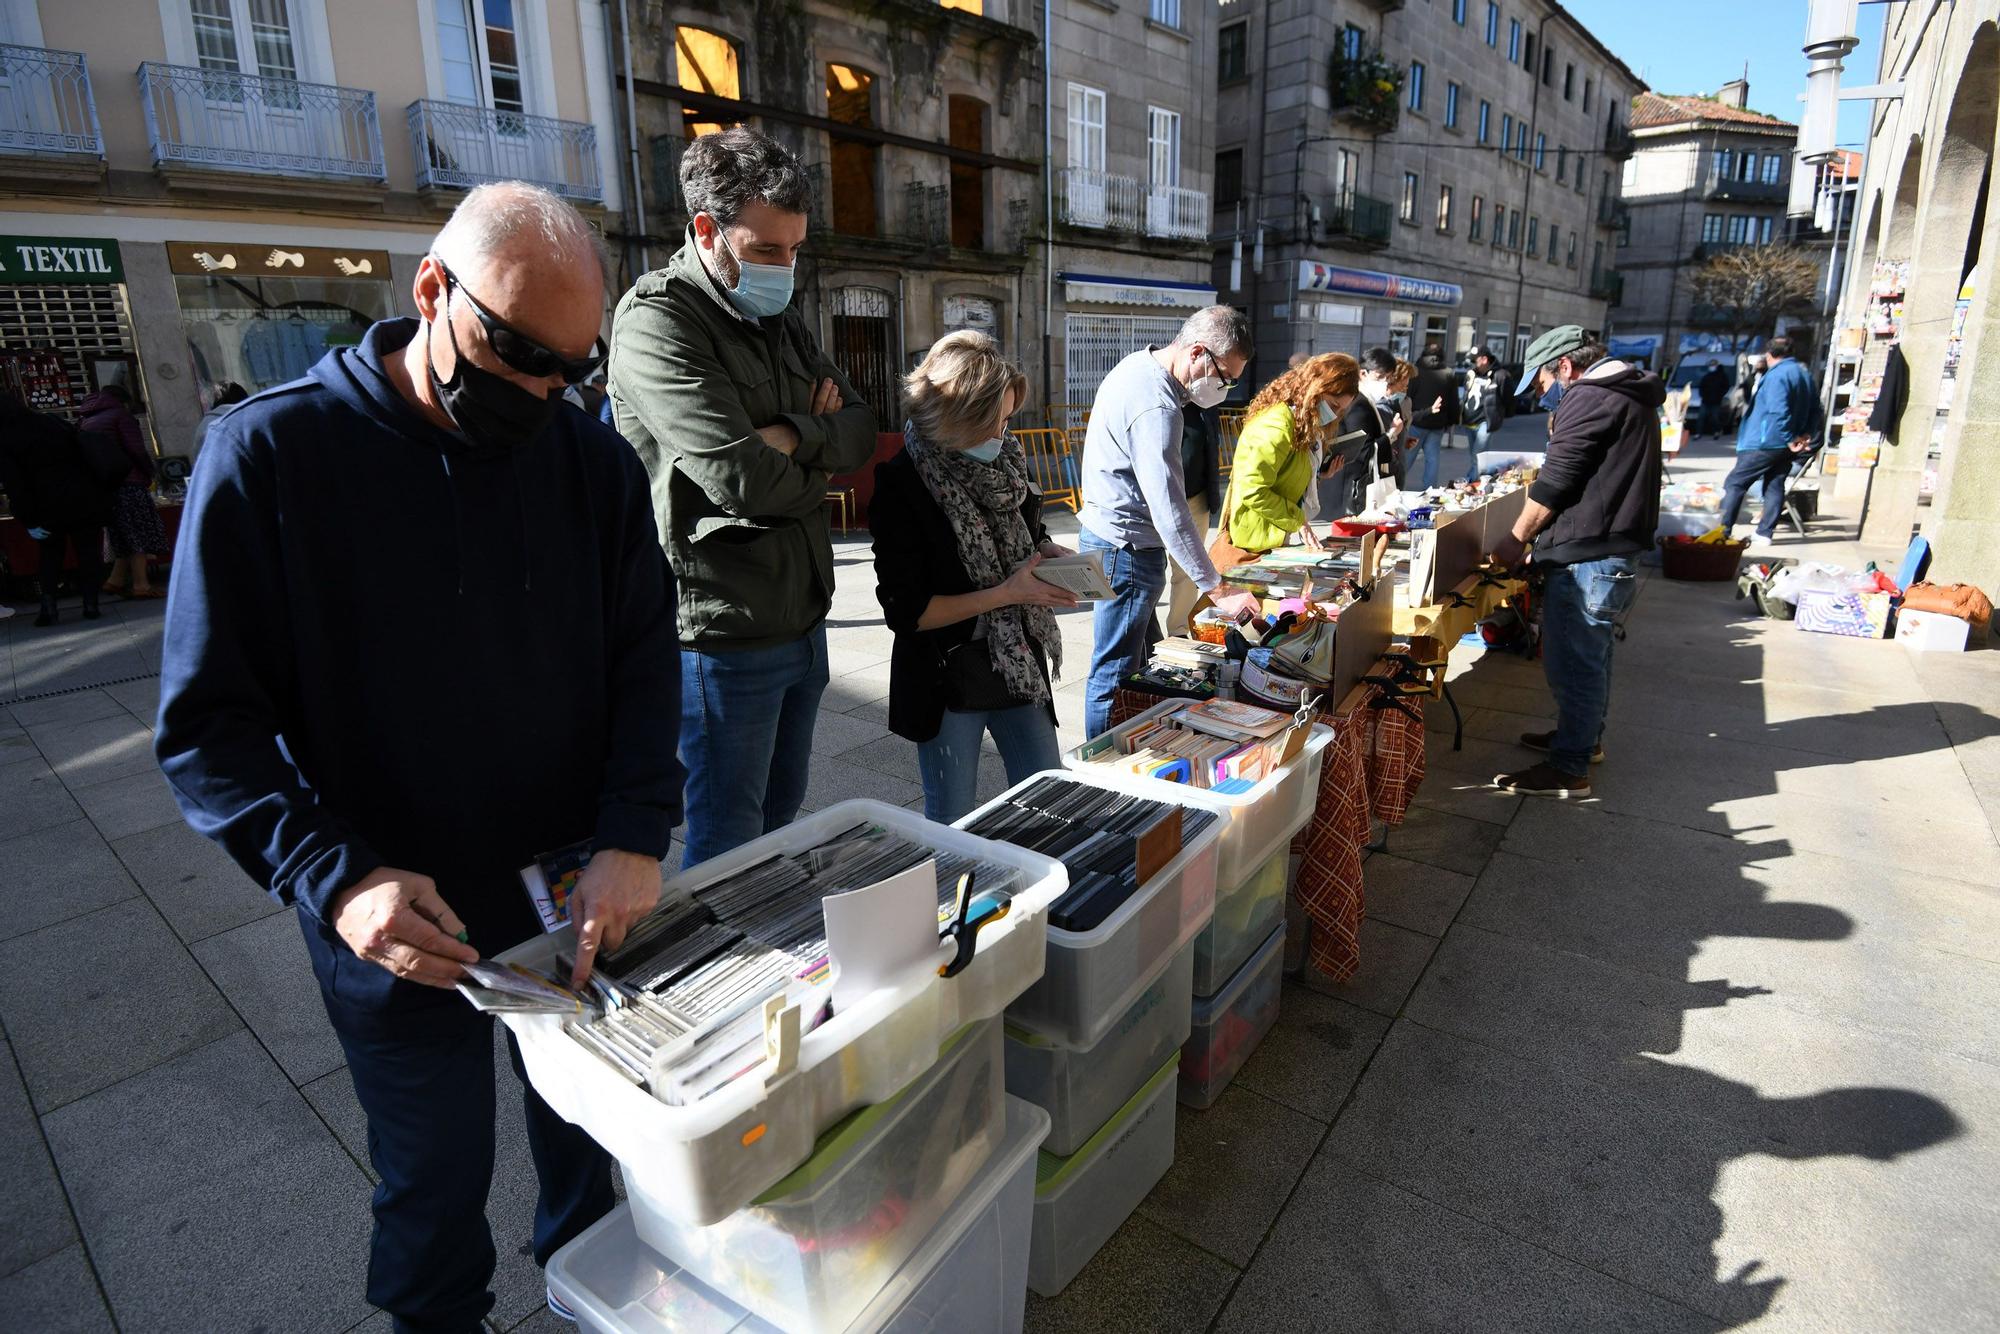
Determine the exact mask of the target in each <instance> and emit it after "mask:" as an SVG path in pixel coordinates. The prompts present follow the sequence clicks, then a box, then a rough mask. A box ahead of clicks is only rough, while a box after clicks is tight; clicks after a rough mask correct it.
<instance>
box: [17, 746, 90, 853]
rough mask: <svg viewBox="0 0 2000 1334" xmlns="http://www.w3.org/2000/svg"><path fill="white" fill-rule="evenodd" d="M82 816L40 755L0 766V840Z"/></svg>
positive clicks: (38, 753) (60, 781)
mask: <svg viewBox="0 0 2000 1334" xmlns="http://www.w3.org/2000/svg"><path fill="white" fill-rule="evenodd" d="M82 816H83V811H82V810H81V809H80V808H79V807H78V806H77V804H76V802H75V801H74V800H72V799H71V797H70V795H69V789H68V788H66V787H64V786H63V781H62V779H60V778H58V777H57V776H56V773H55V770H53V769H51V768H49V766H48V764H47V762H46V761H44V760H43V759H42V757H41V752H40V751H37V752H36V753H35V756H34V758H32V759H26V760H21V761H19V762H18V763H13V764H4V765H0V839H9V838H18V837H20V836H21V835H22V834H32V833H34V832H35V831H36V830H38V829H47V828H48V827H49V826H50V825H59V824H68V823H70V822H71V821H73V820H78V819H81V818H82Z"/></svg>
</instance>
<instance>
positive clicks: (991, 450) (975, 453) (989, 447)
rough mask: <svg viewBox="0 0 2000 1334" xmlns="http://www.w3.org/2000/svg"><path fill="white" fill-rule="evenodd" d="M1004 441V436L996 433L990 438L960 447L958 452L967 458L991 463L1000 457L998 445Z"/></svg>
mask: <svg viewBox="0 0 2000 1334" xmlns="http://www.w3.org/2000/svg"><path fill="white" fill-rule="evenodd" d="M1006 443H1007V438H1006V437H1005V436H999V435H996V436H994V437H993V438H992V439H991V440H982V441H980V442H979V443H978V444H976V445H973V446H971V447H969V448H966V449H961V450H960V451H959V453H961V454H963V455H965V457H967V458H969V459H978V460H979V461H980V462H981V463H991V462H993V460H995V459H997V458H999V457H1000V446H1002V445H1004V444H1006Z"/></svg>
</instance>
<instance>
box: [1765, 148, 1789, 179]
mask: <svg viewBox="0 0 2000 1334" xmlns="http://www.w3.org/2000/svg"><path fill="white" fill-rule="evenodd" d="M1784 170H1785V160H1784V159H1783V158H1782V157H1780V156H1778V155H1777V154H1776V153H1768V154H1766V155H1765V157H1764V175H1763V177H1762V178H1761V179H1762V180H1763V182H1764V184H1766V185H1776V184H1777V183H1778V180H1779V177H1780V176H1781V175H1782V174H1783V173H1784Z"/></svg>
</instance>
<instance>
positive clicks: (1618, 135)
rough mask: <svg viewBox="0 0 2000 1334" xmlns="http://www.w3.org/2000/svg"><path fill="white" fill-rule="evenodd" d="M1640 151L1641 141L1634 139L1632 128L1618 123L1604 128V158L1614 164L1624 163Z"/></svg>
mask: <svg viewBox="0 0 2000 1334" xmlns="http://www.w3.org/2000/svg"><path fill="white" fill-rule="evenodd" d="M1638 151H1639V141H1638V140H1636V139H1634V138H1633V137H1632V131H1631V129H1630V127H1628V126H1624V125H1620V124H1618V123H1617V122H1615V121H1614V122H1612V123H1611V124H1609V125H1607V126H1605V127H1604V156H1606V157H1608V158H1610V159H1611V160H1612V161H1613V162H1623V161H1624V160H1625V159H1626V158H1628V157H1631V156H1632V154H1634V153H1636V152H1638Z"/></svg>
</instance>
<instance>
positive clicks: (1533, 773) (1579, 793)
mask: <svg viewBox="0 0 2000 1334" xmlns="http://www.w3.org/2000/svg"><path fill="white" fill-rule="evenodd" d="M1493 786H1494V787H1497V788H1499V789H1500V790H1501V791H1502V792H1512V793H1515V794H1516V795H1518V796H1523V797H1553V798H1555V799H1556V800H1557V801H1576V800H1579V799H1581V798H1583V797H1587V796H1589V795H1590V775H1588V774H1566V773H1564V772H1563V771H1562V770H1560V769H1558V768H1556V767H1555V766H1554V765H1552V764H1538V765H1536V766H1535V767H1534V768H1532V769H1523V770H1521V771H1520V772H1519V773H1513V774H1498V775H1495V777H1494V779H1493Z"/></svg>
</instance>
